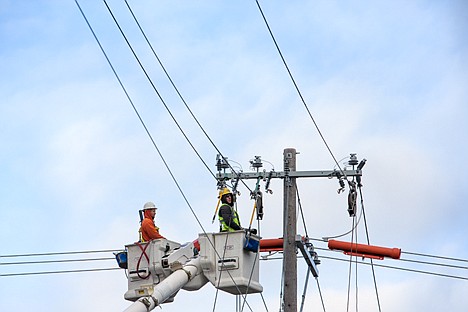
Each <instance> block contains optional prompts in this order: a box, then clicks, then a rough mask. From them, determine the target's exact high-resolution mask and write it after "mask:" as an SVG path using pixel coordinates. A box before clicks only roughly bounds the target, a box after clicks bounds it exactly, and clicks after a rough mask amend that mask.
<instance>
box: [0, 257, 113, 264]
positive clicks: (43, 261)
mask: <svg viewBox="0 0 468 312" xmlns="http://www.w3.org/2000/svg"><path fill="white" fill-rule="evenodd" d="M102 260H115V258H90V259H67V260H41V261H21V262H0V265H17V264H45V263H65V262H88V261H102Z"/></svg>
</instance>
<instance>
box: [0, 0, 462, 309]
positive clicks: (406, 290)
mask: <svg viewBox="0 0 468 312" xmlns="http://www.w3.org/2000/svg"><path fill="white" fill-rule="evenodd" d="M79 3H80V5H81V6H82V9H83V11H84V12H85V14H86V17H87V18H88V20H89V22H90V24H91V26H92V27H93V29H94V31H95V33H96V35H97V37H98V38H99V40H100V41H101V44H102V46H103V48H104V50H105V52H106V53H107V55H108V57H109V60H110V61H111V63H112V65H113V66H114V68H115V70H116V72H117V74H118V75H119V77H120V79H121V81H122V83H123V85H124V86H125V88H126V90H127V91H128V94H129V96H130V98H131V99H132V101H133V103H134V105H135V107H136V108H137V110H138V112H139V114H140V116H141V118H142V120H143V121H144V123H145V125H146V126H147V128H148V131H149V132H150V133H151V135H152V137H153V139H154V142H155V144H156V146H157V148H158V149H159V151H160V153H161V155H162V156H163V158H164V160H165V161H166V163H167V166H168V167H169V168H170V170H171V172H172V174H173V176H174V177H175V179H176V181H177V183H178V184H179V186H180V189H181V190H182V192H183V194H184V196H185V198H186V199H187V201H186V200H185V199H184V196H183V195H182V194H181V192H180V191H179V189H178V187H177V185H176V183H175V182H174V180H173V179H172V177H171V175H170V174H169V172H168V170H167V168H166V166H165V165H164V163H163V161H162V159H161V157H160V155H159V154H158V152H157V150H156V148H155V146H154V145H153V143H152V142H151V140H150V139H149V137H148V135H147V133H146V132H145V129H144V127H143V126H142V124H141V122H140V120H139V119H138V117H137V115H136V114H135V111H134V110H133V108H132V106H131V104H130V102H129V100H128V99H127V97H126V96H125V93H124V92H123V90H122V88H121V86H120V85H119V83H118V81H117V79H116V77H115V76H114V74H113V72H112V70H111V68H110V66H109V64H108V63H107V61H106V58H105V57H104V55H103V53H102V52H101V50H100V49H99V46H98V44H97V43H96V40H95V39H94V37H93V35H92V33H91V31H90V29H89V28H88V26H87V24H86V22H85V20H84V19H83V16H82V15H81V13H80V11H79V9H78V7H77V5H76V4H75V2H74V1H71V0H69V1H58V0H57V1H52V0H51V1H40V2H37V1H27V0H25V1H12V0H1V1H0V80H1V81H0V94H1V105H0V129H1V131H0V143H1V145H0V172H1V174H0V183H1V184H0V185H1V187H0V256H1V257H0V274H1V277H0V289H1V294H0V310H1V311H13V310H14V311H64V310H66V311H72V312H74V311H122V310H124V309H125V308H126V307H127V306H128V305H129V304H130V303H129V302H128V301H125V300H124V299H123V294H124V293H125V291H126V289H127V281H126V276H125V273H124V271H123V270H108V271H92V272H82V273H60V274H39V275H14V274H18V273H41V272H51V271H75V270H88V269H107V268H113V267H116V263H115V261H113V260H90V261H81V262H65V263H61V262H52V263H42V264H38V263H37V262H39V261H56V260H57V261H61V260H67V259H78V258H80V257H81V258H82V259H94V258H98V257H103V258H111V257H112V256H113V255H112V253H111V252H103V253H92V254H89V255H88V254H78V255H68V254H67V255H66V254H61V255H49V256H27V257H26V256H22V257H19V256H17V257H7V256H11V255H31V254H38V253H60V252H71V251H102V250H116V249H122V248H124V246H125V245H126V244H129V243H132V242H134V241H135V240H137V230H138V226H139V224H138V221H139V218H138V209H140V208H141V207H142V206H143V204H144V203H145V202H146V201H149V200H151V201H154V202H155V203H156V204H157V206H158V207H159V210H158V216H157V224H158V225H159V226H160V227H161V233H162V234H163V235H164V236H166V237H168V238H170V239H172V240H174V241H177V242H181V243H184V242H188V241H192V240H194V239H195V238H197V236H198V233H200V232H202V231H203V230H202V228H201V226H200V225H199V224H198V222H197V218H198V220H199V221H200V222H201V224H202V226H203V228H204V229H205V230H206V231H216V230H217V224H216V223H215V224H212V223H211V218H212V215H213V213H214V209H215V205H216V202H217V198H216V195H217V190H216V180H215V179H214V178H213V176H212V174H211V172H215V171H216V167H215V161H216V154H217V151H216V148H218V149H219V150H220V151H221V152H222V153H223V155H225V156H227V157H228V158H229V159H230V160H233V161H235V162H236V163H234V162H233V164H235V165H236V166H237V167H236V168H242V170H243V171H245V172H248V171H251V168H250V167H249V161H250V160H251V159H253V157H254V156H256V155H260V156H261V157H262V159H264V160H265V162H264V169H266V170H271V169H272V168H274V169H275V170H276V171H281V170H282V169H283V168H282V158H283V150H284V149H285V148H288V147H293V148H296V150H297V151H298V152H300V154H298V155H297V170H332V169H334V168H336V164H335V162H334V160H333V158H332V157H331V155H330V153H329V152H328V150H327V149H326V146H325V144H324V142H323V141H322V139H321V138H320V136H319V134H318V132H317V129H316V128H315V126H314V124H313V122H312V120H311V118H310V116H309V115H308V113H307V111H306V108H305V106H304V104H303V102H302V101H301V99H300V97H299V95H298V93H297V92H296V90H295V88H294V85H293V84H292V82H291V79H290V77H289V75H288V72H287V70H286V69H285V66H284V64H283V63H282V61H281V58H280V56H279V54H278V52H277V50H276V48H275V45H274V43H273V41H272V39H271V37H270V35H269V33H268V29H267V27H266V26H265V23H264V21H263V19H262V15H261V14H260V11H259V9H258V7H257V5H256V3H255V1H190V2H189V1H129V4H130V5H131V7H132V9H133V11H134V13H135V15H136V16H137V18H138V20H139V22H140V24H141V26H142V28H143V29H144V30H145V32H146V35H147V36H148V39H149V40H150V42H151V43H152V45H153V47H154V49H155V51H156V53H157V54H158V56H159V57H160V59H161V61H162V62H163V64H164V66H165V67H166V69H167V71H168V73H169V74H170V76H171V78H172V79H173V81H174V83H175V84H176V86H177V87H178V89H179V91H180V93H181V94H182V96H183V98H184V99H185V101H186V103H187V104H188V106H189V107H190V109H191V110H192V112H193V114H194V115H195V116H196V118H197V120H198V121H199V123H200V124H201V125H202V126H203V129H204V131H205V132H206V133H207V134H208V136H209V138H210V139H211V140H212V142H213V143H214V144H215V146H216V148H215V147H214V146H213V144H212V143H211V142H210V141H209V140H208V138H207V137H206V136H205V134H204V133H203V131H202V130H201V129H200V127H199V126H198V125H197V123H196V122H195V121H194V119H193V118H192V116H191V114H190V113H189V112H188V110H187V108H186V107H185V105H184V104H183V103H182V101H181V100H180V98H179V97H178V95H177V93H176V92H175V91H174V89H173V88H172V86H171V85H170V83H169V82H168V79H167V78H166V76H165V75H164V73H163V72H162V70H161V68H160V66H159V64H158V63H157V61H156V59H155V58H154V55H153V54H152V52H151V50H150V49H149V47H148V45H147V43H146V41H145V40H144V38H143V36H142V35H141V33H140V32H139V29H138V28H137V26H136V25H135V22H134V20H133V18H132V16H131V14H130V13H129V11H128V9H127V7H126V5H125V3H124V2H123V1H116V0H110V1H108V4H109V6H110V7H111V9H112V11H113V13H114V14H115V17H116V19H117V20H118V22H119V24H120V25H121V27H122V29H123V30H124V32H125V34H126V35H127V37H128V39H129V41H130V43H131V45H132V47H133V49H134V50H135V52H136V54H137V55H138V57H139V60H140V61H141V63H142V64H143V66H144V68H145V70H146V72H147V74H148V76H150V77H151V81H152V82H153V84H154V86H155V88H156V89H157V91H158V93H159V96H158V94H157V93H156V92H155V90H154V89H153V87H152V85H151V84H150V83H149V81H148V79H147V77H146V76H145V74H144V72H143V71H142V69H141V68H140V66H139V65H138V62H137V61H136V60H135V58H134V56H133V54H132V53H131V51H130V49H129V48H128V46H127V44H126V42H125V40H124V39H123V37H122V35H121V34H120V32H119V30H118V28H117V26H116V25H115V23H114V21H113V19H112V17H111V15H110V14H109V12H108V10H107V9H106V6H105V4H104V3H103V2H101V1H90V0H81V1H79ZM260 5H261V7H262V9H263V12H264V14H265V16H266V18H267V20H268V22H269V25H270V27H271V30H272V32H273V34H274V35H275V38H276V41H277V43H278V45H279V47H280V48H281V51H282V53H283V56H284V58H285V59H286V62H287V63H288V65H289V69H290V71H291V73H292V75H293V77H294V79H295V81H296V82H297V85H298V87H299V89H300V91H301V93H302V96H303V98H304V100H305V102H306V104H307V107H308V108H309V109H310V112H311V113H312V116H313V118H314V119H315V121H316V123H317V125H318V126H319V128H320V131H321V132H322V134H323V136H324V138H325V140H326V141H327V143H328V145H329V146H330V149H331V150H332V152H333V155H334V156H335V158H336V159H337V160H339V161H340V164H341V165H342V164H343V162H345V161H346V160H347V158H348V156H349V154H350V153H356V154H357V157H358V158H359V159H363V158H366V159H367V164H366V166H365V167H364V172H363V174H364V176H363V184H364V187H363V189H362V191H363V201H364V206H365V211H366V217H367V218H366V219H367V228H368V233H369V238H370V241H371V243H373V244H375V245H380V246H388V247H398V248H401V249H402V251H403V252H407V253H404V254H403V256H402V258H404V259H406V260H417V261H428V262H437V263H443V264H446V265H452V266H461V267H462V268H453V267H452V268H449V267H447V266H446V265H445V266H434V265H425V264H422V263H414V262H408V261H398V260H389V259H386V260H383V261H378V262H377V261H374V263H378V264H383V265H388V266H394V267H399V268H403V267H404V268H410V269H413V270H420V271H427V272H436V273H440V274H446V275H451V276H458V277H462V278H464V279H457V278H449V277H440V276H434V275H428V274H421V273H414V272H408V271H402V270H396V269H388V268H383V267H376V268H375V273H376V281H377V289H378V291H377V292H378V294H379V299H380V305H381V308H382V311H402V312H409V311H426V310H444V311H465V309H466V306H467V305H468V298H467V296H466V293H467V292H468V281H467V279H468V274H467V271H466V270H467V266H466V262H467V260H465V261H464V262H463V261H448V260H446V259H440V258H433V257H421V256H415V255H412V254H410V253H421V254H427V255H438V256H443V257H450V258H457V259H468V243H467V240H466V238H467V236H468V230H467V224H468V212H467V209H466V207H467V204H466V196H465V195H466V189H467V188H468V182H467V181H466V179H465V177H464V176H465V174H466V164H465V163H464V161H465V160H466V159H468V147H467V144H466V135H467V133H468V126H467V123H466V118H467V117H468V91H467V85H468V68H467V67H468V66H467V64H468V57H467V56H468V31H467V29H468V25H467V21H468V16H467V14H468V7H467V5H466V4H465V2H464V1H444V2H441V1H423V0H420V1H411V2H408V1H391V2H384V1H378V2H375V1H342V2H339V1H287V2H286V1H260ZM161 99H163V101H164V103H165V104H166V105H167V107H168V108H169V109H170V111H171V113H172V114H173V116H174V118H175V119H176V120H177V122H178V123H179V125H180V127H181V128H182V129H183V131H184V133H185V134H186V136H187V138H188V139H189V140H190V142H191V144H192V145H193V146H194V147H195V149H196V150H197V152H198V153H199V155H200V157H198V156H197V155H196V153H195V152H194V150H193V149H192V147H191V146H190V145H189V144H188V142H187V140H186V139H185V138H184V136H183V135H182V133H181V131H180V130H179V129H178V127H177V126H176V125H175V123H174V121H173V119H172V118H171V116H170V115H169V114H168V112H167V110H166V109H165V107H164V105H163V103H162V101H161ZM200 158H202V159H203V161H204V162H205V163H206V164H207V165H208V168H209V169H210V170H211V172H210V170H208V169H207V168H206V166H205V165H204V163H203V162H202V161H201V160H200ZM247 183H248V185H249V187H253V186H254V185H253V182H252V181H248V182H247ZM338 187H339V185H338V182H337V181H336V180H330V179H302V180H300V181H298V188H299V192H300V199H301V204H302V208H303V211H304V217H305V221H306V229H305V228H304V225H303V224H302V222H299V224H298V232H299V233H301V234H305V231H306V230H307V233H308V235H309V236H310V237H312V238H321V237H324V236H333V235H339V234H342V233H345V232H347V231H348V230H349V229H350V228H351V226H352V219H351V218H349V216H348V213H347V211H346V208H347V191H348V190H346V191H345V192H344V193H342V194H337V189H338ZM271 188H272V190H273V194H272V195H266V196H265V199H264V205H265V217H264V220H263V221H262V222H261V224H260V225H258V224H255V227H259V228H260V230H261V234H262V236H263V237H265V238H271V237H279V236H281V235H282V221H281V219H282V209H283V208H282V202H283V199H282V194H283V192H282V181H274V182H273V183H272V185H271ZM240 191H241V193H242V195H241V196H240V198H239V200H238V209H239V211H240V216H241V220H242V223H243V224H244V225H246V224H247V223H248V221H249V219H250V214H251V211H252V206H253V203H252V201H250V199H249V196H248V190H247V189H246V188H245V187H241V189H240ZM187 202H188V203H187ZM190 208H192V210H193V211H194V213H195V215H194V214H193V213H192V211H191V209H190ZM299 220H300V219H299ZM357 235H358V241H359V242H361V243H366V238H365V237H366V232H365V226H364V223H363V221H361V223H359V225H358V232H357ZM342 239H343V240H347V241H349V240H350V239H351V237H350V236H349V235H348V236H345V237H343V238H342ZM314 245H315V246H316V247H318V248H326V243H324V242H320V241H314ZM318 253H319V255H322V256H324V258H322V264H321V265H320V266H319V270H320V276H319V279H318V280H319V284H320V287H321V290H322V295H323V300H324V304H325V307H326V311H344V310H345V309H346V307H347V294H348V276H349V263H348V262H346V261H344V262H341V261H337V260H333V259H327V258H325V257H337V258H341V259H344V260H347V258H346V257H345V256H343V255H340V254H337V253H332V252H330V251H326V250H321V249H319V250H318ZM276 257H278V255H277V256H276ZM298 261H299V262H298V270H299V272H298V294H302V291H303V288H304V277H305V272H306V270H307V269H306V266H305V264H304V263H303V261H302V259H299V260H298ZM359 261H361V259H359ZM11 262H33V263H32V264H16V265H14V264H9V263H11ZM365 262H366V263H369V261H368V260H366V261H365ZM260 266H261V267H260V279H261V280H260V281H261V283H262V284H263V287H264V293H263V297H264V299H265V302H266V304H267V307H268V310H269V311H276V310H278V306H279V303H280V288H281V287H280V285H281V261H280V260H271V261H261V262H260ZM356 272H357V273H356ZM12 274H13V275H12ZM356 275H357V282H356ZM356 284H358V288H356ZM350 288H351V289H350V297H351V298H350V308H349V310H350V311H354V310H356V306H357V308H358V309H359V311H377V310H378V308H377V300H376V290H375V287H374V281H373V278H372V272H371V269H370V267H369V266H367V265H360V266H359V267H358V269H357V271H356V269H355V268H354V267H353V270H352V281H351V287H350ZM215 294H216V291H215V288H214V287H213V286H211V285H206V286H205V287H204V288H203V289H202V290H200V291H198V292H196V293H192V292H185V291H182V292H180V293H179V294H178V296H177V297H176V301H175V302H174V303H171V304H166V305H164V306H163V310H164V311H168V312H169V311H183V310H184V309H190V308H193V304H194V302H197V303H201V302H204V303H205V302H206V309H204V311H205V310H206V311H212V310H216V311H235V297H233V296H231V295H227V294H222V293H220V294H218V297H217V299H216V302H215ZM356 298H358V299H357V300H358V303H357V304H356V302H355V301H356ZM249 304H250V306H251V307H252V309H253V310H254V311H262V310H263V311H264V310H266V309H265V307H264V305H263V302H262V299H261V297H260V296H259V295H252V296H251V297H249ZM213 307H214V308H213ZM321 309H322V307H321V301H320V296H319V293H318V290H317V283H316V282H315V281H314V280H310V282H309V284H308V288H307V296H306V300H305V310H307V311H312V310H314V311H319V310H321ZM246 310H247V309H246Z"/></svg>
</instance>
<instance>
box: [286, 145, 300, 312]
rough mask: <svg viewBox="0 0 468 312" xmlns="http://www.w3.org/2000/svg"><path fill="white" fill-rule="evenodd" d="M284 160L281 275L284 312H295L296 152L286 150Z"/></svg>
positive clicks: (292, 149)
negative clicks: (292, 173) (293, 175)
mask: <svg viewBox="0 0 468 312" xmlns="http://www.w3.org/2000/svg"><path fill="white" fill-rule="evenodd" d="M283 160H284V173H285V178H284V182H283V183H284V184H283V185H284V215H283V252H284V254H283V274H284V283H283V285H284V295H283V302H284V312H296V311H297V255H296V178H292V177H291V176H290V175H289V173H291V172H293V171H296V150H295V149H294V148H286V149H284V152H283Z"/></svg>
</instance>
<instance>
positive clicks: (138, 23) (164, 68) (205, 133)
mask: <svg viewBox="0 0 468 312" xmlns="http://www.w3.org/2000/svg"><path fill="white" fill-rule="evenodd" d="M125 4H126V5H127V8H128V10H129V12H130V14H131V15H132V17H133V19H134V21H135V23H136V25H137V26H138V28H139V29H140V32H141V34H142V35H143V37H144V38H145V41H146V42H147V43H148V46H149V47H150V49H151V51H152V53H153V55H154V57H155V58H156V60H157V61H158V63H159V65H160V66H161V69H162V70H163V72H164V74H165V75H166V77H167V79H168V80H169V82H170V83H171V85H172V87H173V88H174V90H175V91H176V93H177V95H178V96H179V98H180V100H181V101H182V103H183V104H184V105H185V107H186V108H187V110H188V111H189V113H190V115H191V116H192V118H193V119H194V120H195V122H196V123H197V125H198V127H199V128H200V129H201V131H202V132H203V134H204V135H205V137H206V138H207V139H208V141H209V142H210V143H211V145H212V146H213V147H214V149H215V150H216V152H217V153H218V154H219V155H221V157H222V158H223V159H226V157H224V155H223V153H222V152H221V151H220V149H219V148H218V146H217V145H216V144H215V143H214V142H213V140H212V139H211V137H210V136H209V135H208V133H207V132H206V131H205V129H204V128H203V126H202V125H201V123H200V122H199V121H198V119H197V117H196V116H195V114H194V113H193V111H192V110H191V109H190V107H189V105H188V104H187V102H186V101H185V99H184V97H183V96H182V94H181V93H180V91H179V89H178V88H177V86H176V84H175V83H174V81H173V80H172V78H171V76H170V75H169V72H168V71H167V70H166V67H165V66H164V65H163V63H162V61H161V59H160V58H159V56H158V55H157V53H156V51H155V50H154V48H153V45H152V44H151V42H150V41H149V39H148V37H147V36H146V33H145V31H144V30H143V27H142V26H141V24H140V22H138V19H137V17H136V15H135V14H134V13H133V10H132V8H131V7H130V5H129V4H128V2H127V0H125ZM106 5H107V4H106ZM109 10H110V9H109ZM114 20H115V19H114ZM115 22H116V24H117V21H116V20H115ZM119 29H120V27H119ZM121 32H122V31H121ZM122 35H123V36H124V38H125V35H124V34H123V32H122ZM125 40H126V41H127V39H126V38H125ZM127 44H128V45H129V47H130V48H131V46H130V43H129V42H128V41H127ZM132 52H133V49H132ZM134 55H135V53H134ZM135 58H137V61H138V63H139V64H140V66H141V67H142V69H143V71H144V72H145V74H146V71H145V70H144V68H143V66H142V65H141V63H140V61H139V60H138V57H137V56H136V55H135ZM146 76H147V78H148V80H149V81H150V83H151V85H153V83H152V81H151V79H150V78H149V76H148V75H147V74H146ZM153 88H154V85H153ZM155 91H156V90H155ZM156 92H157V91H156ZM157 94H158V96H159V97H160V98H161V96H160V95H159V92H157ZM161 101H162V102H163V104H164V106H165V107H166V110H169V108H168V107H167V106H166V104H165V102H164V101H163V100H162V99H161ZM169 114H170V115H171V117H172V118H173V119H174V117H173V115H172V114H171V112H170V111H169ZM174 122H175V123H176V124H177V121H175V120H174ZM177 126H178V127H179V129H180V131H182V129H181V128H180V126H179V125H178V124H177ZM182 134H183V135H184V136H185V134H184V132H183V131H182ZM185 138H186V140H188V141H189V139H188V138H187V137H186V136H185ZM189 144H190V145H191V146H192V149H193V150H194V151H195V153H196V154H197V155H198V157H199V158H200V160H201V161H202V162H203V164H204V165H205V167H206V168H207V169H208V171H209V172H210V173H211V175H212V176H213V177H214V178H215V179H216V176H215V175H214V174H213V172H212V171H211V170H210V169H209V167H208V165H207V164H206V162H205V161H204V160H203V158H202V157H201V156H200V155H199V154H198V152H197V151H196V149H195V147H193V145H192V143H191V142H190V141H189ZM227 165H228V166H229V168H230V169H231V170H232V172H233V173H235V174H236V175H237V172H236V170H235V169H234V168H233V167H232V166H231V164H230V163H229V162H227ZM241 183H242V184H244V186H245V187H246V188H247V189H248V190H249V191H250V192H252V190H251V189H250V187H249V186H248V185H247V184H246V183H245V182H244V181H243V180H241Z"/></svg>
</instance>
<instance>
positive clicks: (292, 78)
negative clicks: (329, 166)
mask: <svg viewBox="0 0 468 312" xmlns="http://www.w3.org/2000/svg"><path fill="white" fill-rule="evenodd" d="M255 2H256V3H257V7H258V10H259V11H260V14H261V15H262V18H263V21H264V22H265V25H266V27H267V29H268V32H269V33H270V36H271V39H272V40H273V43H274V44H275V47H276V50H277V51H278V53H279V55H280V57H281V60H282V61H283V64H284V66H285V67H286V70H287V72H288V74H289V78H291V81H292V83H293V85H294V88H295V89H296V91H297V94H298V95H299V97H300V99H301V101H302V104H304V107H305V109H306V111H307V113H308V114H309V117H310V119H311V120H312V122H313V124H314V125H315V129H316V130H317V132H318V134H319V136H320V138H321V139H322V141H323V143H324V144H325V147H326V148H327V150H328V152H329V153H330V155H331V157H332V158H333V160H334V162H335V164H336V165H337V166H338V168H339V169H340V172H341V173H342V174H343V176H344V178H345V179H346V180H348V178H347V175H346V172H345V171H344V170H343V169H341V166H340V164H339V163H338V161H337V160H336V157H335V155H334V154H333V152H332V150H331V148H330V146H329V145H328V143H327V141H326V140H325V137H324V136H323V134H322V131H321V130H320V128H319V126H318V124H317V122H316V121H315V118H314V117H313V116H312V113H311V112H310V109H309V106H308V105H307V103H306V101H305V99H304V97H303V96H302V92H301V90H300V89H299V86H298V85H297V83H296V80H295V79H294V77H293V75H292V73H291V70H290V69H289V66H288V64H287V63H286V59H285V58H284V56H283V53H282V52H281V49H280V47H279V45H278V43H277V42H276V39H275V36H274V35H273V31H272V30H271V28H270V25H269V23H268V21H267V19H266V17H265V14H264V13H263V10H262V8H261V6H260V3H259V2H258V0H255Z"/></svg>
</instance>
